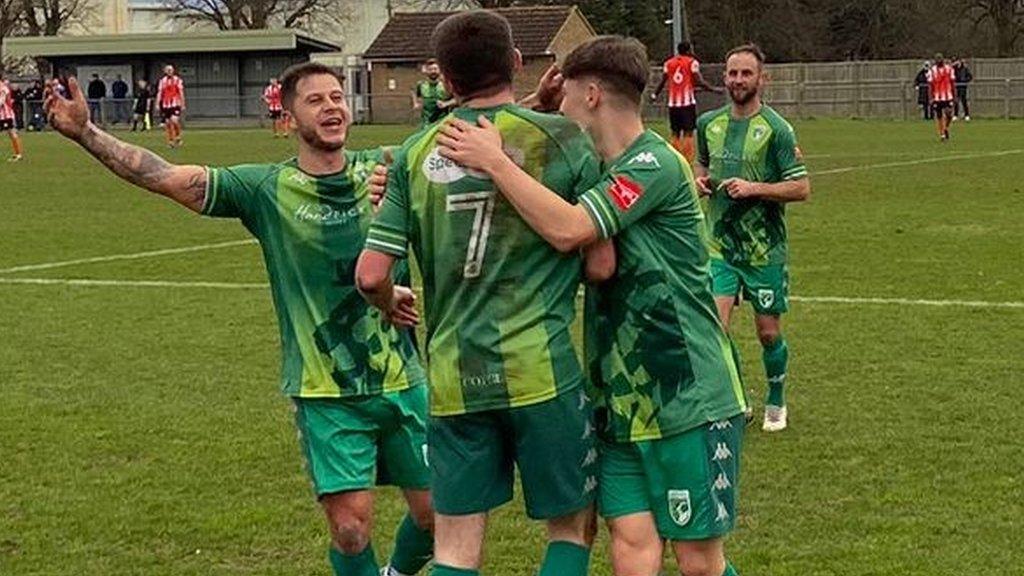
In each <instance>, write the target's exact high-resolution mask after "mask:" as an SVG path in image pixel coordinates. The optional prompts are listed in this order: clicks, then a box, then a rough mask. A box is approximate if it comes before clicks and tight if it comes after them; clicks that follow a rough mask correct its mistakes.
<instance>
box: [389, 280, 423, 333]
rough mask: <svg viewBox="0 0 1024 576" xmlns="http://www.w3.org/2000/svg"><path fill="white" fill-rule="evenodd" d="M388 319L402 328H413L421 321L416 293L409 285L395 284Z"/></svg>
mask: <svg viewBox="0 0 1024 576" xmlns="http://www.w3.org/2000/svg"><path fill="white" fill-rule="evenodd" d="M388 321H390V322H391V323H392V324H394V325H395V326H399V327H402V328H413V327H415V326H417V325H419V323H420V313H419V312H417V311H416V293H415V292H413V291H412V288H409V287H408V286H395V287H394V288H393V289H392V291H391V306H390V312H389V313H388Z"/></svg>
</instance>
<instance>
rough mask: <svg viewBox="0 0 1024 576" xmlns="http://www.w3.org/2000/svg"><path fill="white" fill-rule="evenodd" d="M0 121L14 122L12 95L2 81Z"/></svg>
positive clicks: (0, 88)
mask: <svg viewBox="0 0 1024 576" xmlns="http://www.w3.org/2000/svg"><path fill="white" fill-rule="evenodd" d="M0 120H14V94H12V93H11V87H10V85H9V84H7V82H4V81H0Z"/></svg>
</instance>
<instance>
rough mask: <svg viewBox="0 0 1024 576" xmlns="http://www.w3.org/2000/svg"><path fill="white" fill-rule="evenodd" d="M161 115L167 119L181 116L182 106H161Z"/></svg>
mask: <svg viewBox="0 0 1024 576" xmlns="http://www.w3.org/2000/svg"><path fill="white" fill-rule="evenodd" d="M160 117H161V118H163V119H164V120H165V121H166V120H170V119H171V118H180V117H181V106H171V107H168V108H160Z"/></svg>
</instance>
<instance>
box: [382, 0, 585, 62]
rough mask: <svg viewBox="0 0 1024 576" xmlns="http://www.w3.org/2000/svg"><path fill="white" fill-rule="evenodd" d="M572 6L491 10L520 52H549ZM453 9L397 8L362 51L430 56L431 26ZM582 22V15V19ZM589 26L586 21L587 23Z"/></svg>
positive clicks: (398, 58)
mask: <svg viewBox="0 0 1024 576" xmlns="http://www.w3.org/2000/svg"><path fill="white" fill-rule="evenodd" d="M576 10H577V8H576V6H528V7H519V8H498V9H495V10H493V11H494V12H497V13H498V14H501V15H502V16H504V17H505V18H507V19H508V22H509V24H510V25H511V26H512V38H513V40H514V41H515V43H516V48H519V51H520V52H522V53H523V56H541V55H545V54H550V52H549V50H548V49H549V47H550V46H551V43H552V41H553V40H554V39H555V37H556V36H558V33H559V31H560V30H561V29H562V27H563V26H564V25H565V22H566V20H568V19H569V16H570V15H571V14H572V13H573V12H574V11H576ZM452 14H455V12H397V13H395V14H394V15H393V16H392V17H391V20H389V21H388V23H387V24H386V25H385V26H384V29H383V30H381V32H380V34H378V35H377V38H376V39H375V40H374V41H373V43H372V44H370V47H369V48H367V49H366V52H365V53H364V54H363V58H365V59H367V60H382V61H388V60H390V61H402V60H422V59H425V58H429V57H430V56H431V50H430V35H431V34H432V33H433V31H434V27H436V26H437V25H438V24H440V23H441V21H442V20H444V19H445V18H447V17H448V16H451V15H452ZM583 20H584V22H586V18H584V19H583ZM588 26H589V24H588Z"/></svg>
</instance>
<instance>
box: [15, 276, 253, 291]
mask: <svg viewBox="0 0 1024 576" xmlns="http://www.w3.org/2000/svg"><path fill="white" fill-rule="evenodd" d="M0 284H13V285H30V286H80V287H101V288H103V287H117V288H215V289H222V290H254V289H259V290H266V289H267V288H269V287H270V284H259V283H244V282H204V281H196V282H185V281H174V280H92V279H88V278H0Z"/></svg>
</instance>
